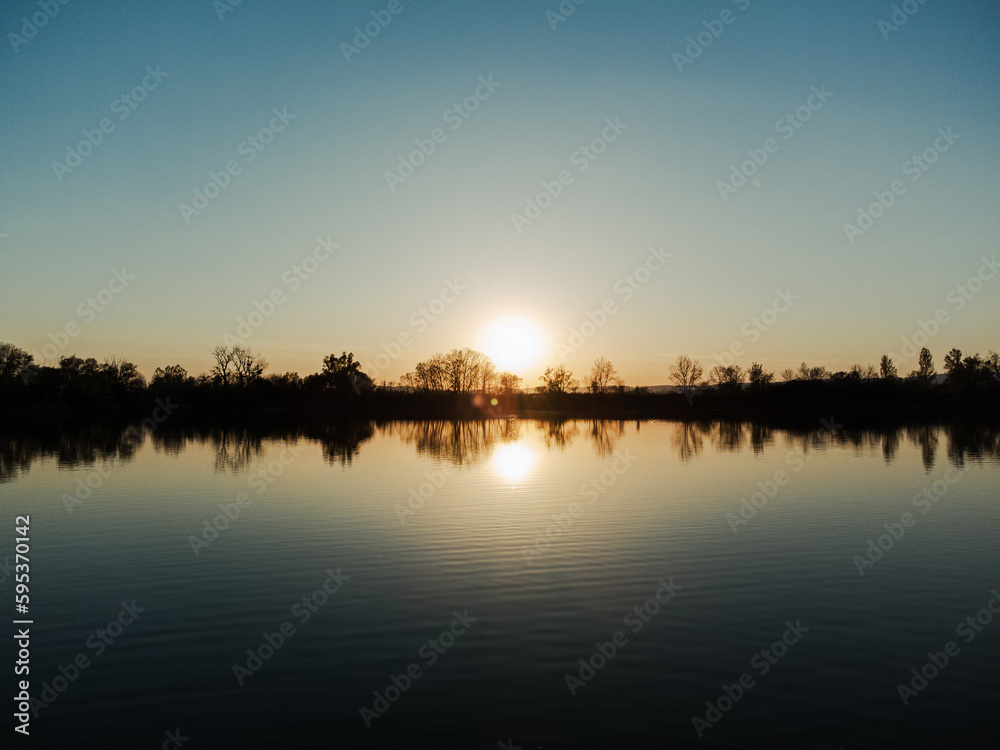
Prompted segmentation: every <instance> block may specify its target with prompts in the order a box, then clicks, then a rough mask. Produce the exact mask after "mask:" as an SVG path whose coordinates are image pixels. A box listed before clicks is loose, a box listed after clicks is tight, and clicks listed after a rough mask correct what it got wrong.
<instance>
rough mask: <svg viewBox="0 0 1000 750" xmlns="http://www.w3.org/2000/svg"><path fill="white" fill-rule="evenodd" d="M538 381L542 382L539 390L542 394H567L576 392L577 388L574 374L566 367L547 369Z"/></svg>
mask: <svg viewBox="0 0 1000 750" xmlns="http://www.w3.org/2000/svg"><path fill="white" fill-rule="evenodd" d="M538 379H539V380H541V381H542V385H540V386H538V390H539V391H540V392H542V393H566V392H568V391H572V390H575V389H576V386H577V381H576V380H574V379H573V373H572V372H570V371H569V370H567V369H566V366H565V365H559V366H558V367H546V368H545V373H544V374H543V375H540V376H539V377H538Z"/></svg>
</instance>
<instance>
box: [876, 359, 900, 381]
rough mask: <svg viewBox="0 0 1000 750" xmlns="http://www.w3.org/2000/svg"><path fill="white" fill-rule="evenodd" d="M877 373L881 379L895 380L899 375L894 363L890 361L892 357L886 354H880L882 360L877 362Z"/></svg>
mask: <svg viewBox="0 0 1000 750" xmlns="http://www.w3.org/2000/svg"><path fill="white" fill-rule="evenodd" d="M879 375H880V376H881V377H882V380H895V379H896V378H897V377H899V372H898V371H897V370H896V365H894V364H893V363H892V358H891V357H890V356H889V355H888V354H883V355H882V361H881V362H880V363H879Z"/></svg>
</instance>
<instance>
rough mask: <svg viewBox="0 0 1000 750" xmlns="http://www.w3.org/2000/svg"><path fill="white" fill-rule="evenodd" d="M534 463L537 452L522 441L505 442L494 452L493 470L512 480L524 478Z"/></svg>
mask: <svg viewBox="0 0 1000 750" xmlns="http://www.w3.org/2000/svg"><path fill="white" fill-rule="evenodd" d="M534 463H535V454H534V453H532V452H531V450H530V449H528V448H527V447H525V446H524V445H521V444H520V443H505V444H504V445H501V446H499V447H498V448H497V449H496V451H495V452H494V453H493V470H494V471H496V473H497V474H499V475H500V476H502V477H504V478H505V479H509V480H511V481H516V480H518V479H523V478H524V477H525V476H526V475H527V474H528V471H529V470H530V469H531V466H532V464H534Z"/></svg>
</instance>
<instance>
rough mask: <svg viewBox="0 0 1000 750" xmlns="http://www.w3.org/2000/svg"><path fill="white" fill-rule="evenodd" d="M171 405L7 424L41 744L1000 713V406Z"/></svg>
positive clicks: (136, 744)
mask: <svg viewBox="0 0 1000 750" xmlns="http://www.w3.org/2000/svg"><path fill="white" fill-rule="evenodd" d="M168 427H169V425H165V426H164V427H162V428H160V430H159V431H158V432H155V433H152V434H141V433H139V432H137V431H136V430H125V431H124V432H117V431H109V430H99V429H96V428H95V429H93V430H90V431H87V432H83V433H71V432H69V431H63V432H61V433H59V434H58V435H48V436H44V437H38V436H26V435H21V436H10V435H7V436H5V437H4V438H3V439H2V440H0V480H2V483H0V501H2V502H3V507H4V511H5V512H4V522H5V524H4V529H5V530H4V531H3V535H2V537H0V538H2V541H0V555H2V556H3V559H4V562H5V563H9V562H13V560H12V557H13V550H12V541H13V537H14V535H15V533H14V522H15V517H16V516H17V515H21V514H30V517H31V617H32V618H33V619H34V625H33V630H32V642H31V675H30V677H31V691H32V694H33V697H35V698H39V699H42V700H45V701H46V702H47V704H48V705H46V706H44V707H43V706H41V705H39V704H36V711H37V717H36V718H34V719H33V721H32V725H31V729H32V746H33V747H71V746H79V745H80V744H81V743H83V744H85V745H86V746H95V747H96V746H102V747H115V748H118V747H121V748H143V747H149V748H158V747H161V746H162V745H163V743H164V742H165V741H166V740H167V734H166V733H167V732H168V731H169V732H176V730H178V729H179V731H180V734H181V736H183V737H187V738H189V739H187V740H186V741H185V742H184V744H183V746H184V747H186V748H195V747H210V748H223V747H277V746H291V747H303V748H305V747H310V748H311V747H317V748H319V747H323V748H325V747H372V748H397V747H398V748H403V747H449V748H450V747H454V748H498V747H522V748H547V749H548V748H572V747H616V748H617V747H631V748H636V747H689V746H690V747H695V746H699V747H803V748H841V747H843V748H855V747H857V748H863V747H873V748H874V747H878V748H883V747H958V746H967V745H968V744H969V743H970V742H974V741H975V742H976V743H977V745H978V744H981V743H984V742H986V741H987V740H989V738H990V737H993V738H995V736H996V730H997V729H998V725H1000V720H998V708H1000V679H998V676H997V664H998V657H1000V621H995V620H1000V593H996V592H995V591H994V589H998V588H1000V553H998V548H997V539H998V531H1000V513H998V492H997V489H998V487H1000V482H998V479H1000V439H998V436H997V432H996V431H995V430H973V429H952V428H946V427H920V428H904V429H898V430H896V429H892V430H884V431H878V432H871V431H857V430H852V429H851V428H850V427H849V426H840V425H837V424H835V423H829V422H827V423H826V426H824V425H823V424H821V423H820V422H819V421H818V420H817V423H816V429H814V430H811V431H807V432H806V431H799V432H789V431H782V430H775V429H771V428H768V427H764V426H760V425H754V424H749V423H743V424H739V423H727V422H712V423H708V422H706V423H697V424H682V423H670V422H641V423H640V422H590V421H566V422H559V423H554V422H535V421H509V422H505V421H491V422H479V423H449V422H419V423H392V424H387V425H381V426H375V425H356V426H351V427H337V428H333V427H330V428H327V429H324V430H320V431H314V432H312V433H309V434H303V433H301V432H298V431H290V432H284V433H282V432H270V433H261V432H259V431H226V430H221V429H220V430H197V429H174V430H168ZM88 483H89V485H90V486H88ZM755 493H757V494H755ZM907 514H909V515H907ZM886 525H888V526H886ZM880 537H881V539H880ZM880 544H881V546H882V547H884V548H887V549H880V548H879V545H880ZM2 576H3V577H4V579H5V580H4V590H5V591H7V592H9V595H11V596H12V591H13V579H12V577H10V576H8V575H7V570H6V568H5V569H4V571H3V574H2ZM991 604H992V606H993V608H994V609H996V610H997V614H994V613H992V612H991V611H990V606H991ZM970 617H971V618H972V620H971V621H966V618H970ZM977 617H978V620H977ZM109 623H110V625H109ZM122 623H124V624H122ZM949 642H952V646H951V647H950V648H951V655H950V656H949V655H948V652H947V649H948V648H949V647H948V643H949ZM8 643H9V641H8ZM602 652H603V653H602ZM928 652H931V653H932V654H938V653H939V652H943V653H944V656H935V658H936V659H937V660H938V661H939V662H941V663H942V664H943V659H944V658H945V657H947V659H948V663H947V664H946V665H944V666H942V667H940V668H939V667H935V666H934V665H933V664H932V665H930V666H926V665H927V663H928V660H929V657H928ZM4 653H5V654H6V656H5V659H6V658H9V661H7V662H6V663H7V664H11V663H13V661H14V658H15V655H14V651H13V648H11V647H9V646H8V647H7V648H5V649H4ZM581 660H582V662H581ZM74 663H76V664H85V666H83V667H82V668H77V666H74ZM8 668H9V667H6V666H5V667H4V669H5V670H6V669H8ZM914 669H916V670H918V676H917V677H915V676H914V673H913V672H912V671H911V670H914ZM922 669H923V670H924V671H925V674H927V675H930V679H926V680H925V679H924V678H922V677H920V676H919V671H920V670H922ZM901 684H902V685H904V686H906V687H907V688H909V689H910V690H912V692H907V691H906V690H904V691H903V695H901V691H900V687H899V686H900V685H901ZM917 688H919V689H917ZM904 697H905V698H906V703H905V704H904V700H903V698H904ZM368 725H370V726H368ZM8 731H9V730H8ZM699 735H701V736H699ZM508 742H510V743H511V744H509V745H508ZM87 743H89V744H87ZM95 743H99V744H95ZM5 744H6V743H5ZM987 744H992V742H989V743H987Z"/></svg>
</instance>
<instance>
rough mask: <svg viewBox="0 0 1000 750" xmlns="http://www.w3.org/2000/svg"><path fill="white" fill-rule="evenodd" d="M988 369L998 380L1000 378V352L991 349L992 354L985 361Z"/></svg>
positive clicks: (984, 363)
mask: <svg viewBox="0 0 1000 750" xmlns="http://www.w3.org/2000/svg"><path fill="white" fill-rule="evenodd" d="M983 365H984V366H985V368H986V371H987V372H989V374H990V375H992V376H993V377H994V378H996V379H997V380H1000V354H997V353H996V352H995V351H993V350H992V349H990V355H989V356H988V357H987V358H986V360H985V361H984V362H983Z"/></svg>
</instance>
